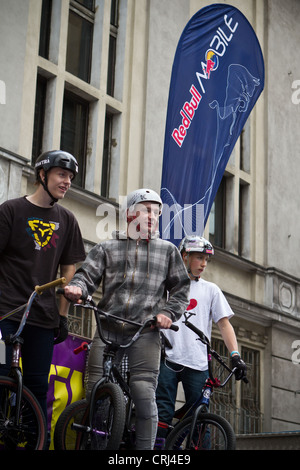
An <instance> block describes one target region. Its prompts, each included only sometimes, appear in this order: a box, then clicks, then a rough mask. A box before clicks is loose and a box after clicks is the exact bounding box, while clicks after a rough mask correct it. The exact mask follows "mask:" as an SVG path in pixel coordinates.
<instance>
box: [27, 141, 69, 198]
mask: <svg viewBox="0 0 300 470" xmlns="http://www.w3.org/2000/svg"><path fill="white" fill-rule="evenodd" d="M54 167H59V168H64V169H66V170H69V171H71V172H72V173H73V176H74V178H75V176H76V174H77V173H78V163H77V160H76V158H75V157H73V155H71V154H70V153H68V152H65V151H64V150H50V151H48V152H44V153H42V154H41V155H39V157H38V158H37V160H36V162H35V166H34V168H35V174H36V179H37V181H38V182H39V183H41V185H42V186H43V188H44V189H45V191H46V192H47V193H48V194H49V196H50V197H51V198H52V203H51V205H53V204H54V203H55V202H57V199H56V198H54V197H53V196H52V194H51V193H50V191H49V190H48V187H47V172H48V171H49V170H50V169H51V168H54ZM41 169H43V170H44V171H45V182H43V181H42V179H41V177H40V170H41Z"/></svg>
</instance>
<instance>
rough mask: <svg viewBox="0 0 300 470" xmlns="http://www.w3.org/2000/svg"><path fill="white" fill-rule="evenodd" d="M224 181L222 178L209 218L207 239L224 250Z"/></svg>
mask: <svg viewBox="0 0 300 470" xmlns="http://www.w3.org/2000/svg"><path fill="white" fill-rule="evenodd" d="M225 203H226V179H225V178H223V179H222V181H221V183H220V186H219V189H218V192H217V194H216V197H215V200H214V202H213V205H212V208H211V212H210V216H209V239H210V241H211V243H212V244H213V245H214V246H218V247H220V248H225V216H226V213H225V212H226V211H225V208H226V206H225Z"/></svg>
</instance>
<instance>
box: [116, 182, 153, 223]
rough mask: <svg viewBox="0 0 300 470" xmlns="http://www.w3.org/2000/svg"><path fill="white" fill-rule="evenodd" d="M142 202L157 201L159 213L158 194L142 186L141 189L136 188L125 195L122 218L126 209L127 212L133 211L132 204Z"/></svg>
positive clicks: (125, 214)
mask: <svg viewBox="0 0 300 470" xmlns="http://www.w3.org/2000/svg"><path fill="white" fill-rule="evenodd" d="M142 202H154V203H157V204H158V205H159V210H160V213H161V210H162V200H161V198H160V196H159V195H158V194H157V193H156V192H155V191H153V190H152V189H147V188H142V189H136V190H135V191H132V192H131V193H129V194H128V195H127V196H126V198H125V201H124V203H123V206H122V212H123V216H124V218H125V219H126V217H127V211H128V210H129V212H133V211H134V206H135V205H136V204H139V203H142Z"/></svg>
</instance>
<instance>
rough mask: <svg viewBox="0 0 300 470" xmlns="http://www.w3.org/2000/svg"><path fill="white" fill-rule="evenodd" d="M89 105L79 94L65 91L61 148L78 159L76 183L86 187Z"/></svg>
mask: <svg viewBox="0 0 300 470" xmlns="http://www.w3.org/2000/svg"><path fill="white" fill-rule="evenodd" d="M88 113H89V105H88V103H86V102H85V101H84V100H82V99H81V98H79V97H78V96H76V95H74V94H73V93H70V92H68V91H65V96H64V106H63V115H62V127H61V149H62V150H66V151H67V152H70V153H71V154H72V155H74V157H75V158H76V159H77V162H78V167H79V168H78V175H77V176H76V180H75V184H76V185H78V186H81V187H84V180H85V154H86V142H87V126H88Z"/></svg>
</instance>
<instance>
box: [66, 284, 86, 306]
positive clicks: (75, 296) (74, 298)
mask: <svg viewBox="0 0 300 470" xmlns="http://www.w3.org/2000/svg"><path fill="white" fill-rule="evenodd" d="M64 296H65V297H66V298H67V299H68V300H70V301H71V302H74V303H75V302H76V303H78V304H80V303H82V300H81V297H82V290H81V288H80V287H77V286H66V287H65V288H64Z"/></svg>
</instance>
